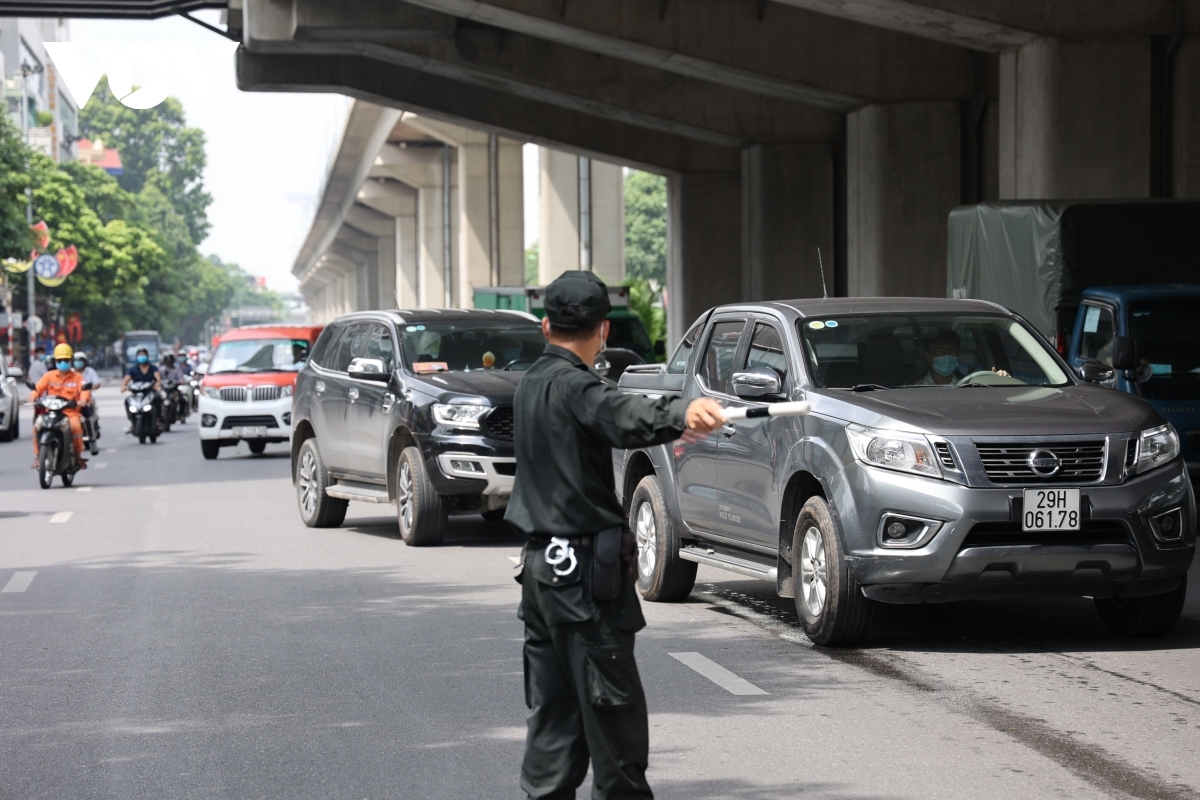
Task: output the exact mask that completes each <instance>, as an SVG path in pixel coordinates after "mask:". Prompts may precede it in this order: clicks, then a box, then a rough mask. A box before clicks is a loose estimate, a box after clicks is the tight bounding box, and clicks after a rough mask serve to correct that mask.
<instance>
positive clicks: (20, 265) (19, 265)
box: [4, 258, 33, 272]
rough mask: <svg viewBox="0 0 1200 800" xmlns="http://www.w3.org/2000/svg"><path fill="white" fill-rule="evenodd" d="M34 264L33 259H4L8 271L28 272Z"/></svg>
mask: <svg viewBox="0 0 1200 800" xmlns="http://www.w3.org/2000/svg"><path fill="white" fill-rule="evenodd" d="M32 266H33V262H32V261H17V260H16V259H15V258H6V259H4V269H5V270H6V271H8V272H27V271H28V270H29V268H30V267H32Z"/></svg>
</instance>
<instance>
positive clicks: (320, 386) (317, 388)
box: [313, 381, 325, 394]
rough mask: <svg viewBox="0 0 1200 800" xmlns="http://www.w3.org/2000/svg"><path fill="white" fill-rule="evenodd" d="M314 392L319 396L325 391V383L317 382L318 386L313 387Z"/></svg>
mask: <svg viewBox="0 0 1200 800" xmlns="http://www.w3.org/2000/svg"><path fill="white" fill-rule="evenodd" d="M313 391H314V392H316V393H317V394H320V393H321V392H323V391H325V381H317V384H316V386H314V387H313Z"/></svg>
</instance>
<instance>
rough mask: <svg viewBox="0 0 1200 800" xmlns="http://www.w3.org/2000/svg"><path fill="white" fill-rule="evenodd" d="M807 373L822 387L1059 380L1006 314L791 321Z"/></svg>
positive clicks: (1054, 367) (1038, 347)
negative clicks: (794, 323)
mask: <svg viewBox="0 0 1200 800" xmlns="http://www.w3.org/2000/svg"><path fill="white" fill-rule="evenodd" d="M798 325H799V326H800V335H801V338H802V340H803V342H804V355H805V358H806V360H807V361H808V368H809V374H810V375H812V377H813V380H814V383H815V384H816V385H817V386H818V387H822V388H829V389H853V388H860V389H861V388H879V389H902V388H905V389H906V388H923V387H947V386H1021V385H1028V386H1063V385H1066V384H1068V383H1069V382H1070V381H1069V380H1068V378H1067V376H1066V374H1065V373H1064V372H1063V370H1062V369H1061V368H1060V367H1059V365H1058V362H1057V361H1056V360H1055V358H1054V356H1053V355H1052V354H1051V353H1050V351H1049V350H1048V349H1047V348H1046V347H1045V346H1044V345H1043V344H1042V343H1041V341H1040V340H1039V339H1038V338H1037V337H1036V336H1035V335H1034V334H1033V333H1032V332H1031V331H1029V330H1028V329H1027V328H1025V326H1023V325H1022V324H1021V323H1019V322H1018V321H1016V320H1014V319H1012V318H1010V317H1002V316H994V317H993V316H985V315H962V316H958V315H949V314H888V315H862V316H851V317H831V318H821V319H802V320H800V321H799V322H798Z"/></svg>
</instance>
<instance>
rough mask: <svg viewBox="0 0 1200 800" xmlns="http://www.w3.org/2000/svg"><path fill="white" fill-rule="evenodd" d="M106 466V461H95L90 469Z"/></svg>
mask: <svg viewBox="0 0 1200 800" xmlns="http://www.w3.org/2000/svg"><path fill="white" fill-rule="evenodd" d="M107 466H108V462H107V461H97V462H96V463H95V464H92V469H104V468H105V467H107Z"/></svg>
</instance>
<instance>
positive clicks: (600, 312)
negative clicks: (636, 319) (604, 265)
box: [545, 270, 612, 328]
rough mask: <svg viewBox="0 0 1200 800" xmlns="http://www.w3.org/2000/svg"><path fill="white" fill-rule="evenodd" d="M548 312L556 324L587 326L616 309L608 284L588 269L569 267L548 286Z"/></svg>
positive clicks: (548, 315) (562, 325) (561, 325)
mask: <svg viewBox="0 0 1200 800" xmlns="http://www.w3.org/2000/svg"><path fill="white" fill-rule="evenodd" d="M545 302H546V316H547V317H549V318H550V324H551V325H553V326H554V327H556V328H586V327H589V326H592V325H595V324H596V323H598V322H601V321H602V320H603V319H604V318H605V317H607V316H608V312H609V311H612V304H611V303H610V302H608V287H607V286H606V285H605V284H604V281H602V280H600V279H599V278H597V277H596V274H595V273H594V272H588V271H586V270H568V271H567V272H564V273H563V274H562V275H559V276H558V277H557V278H555V280H554V282H553V283H551V284H550V285H549V286H547V287H546V301H545Z"/></svg>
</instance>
